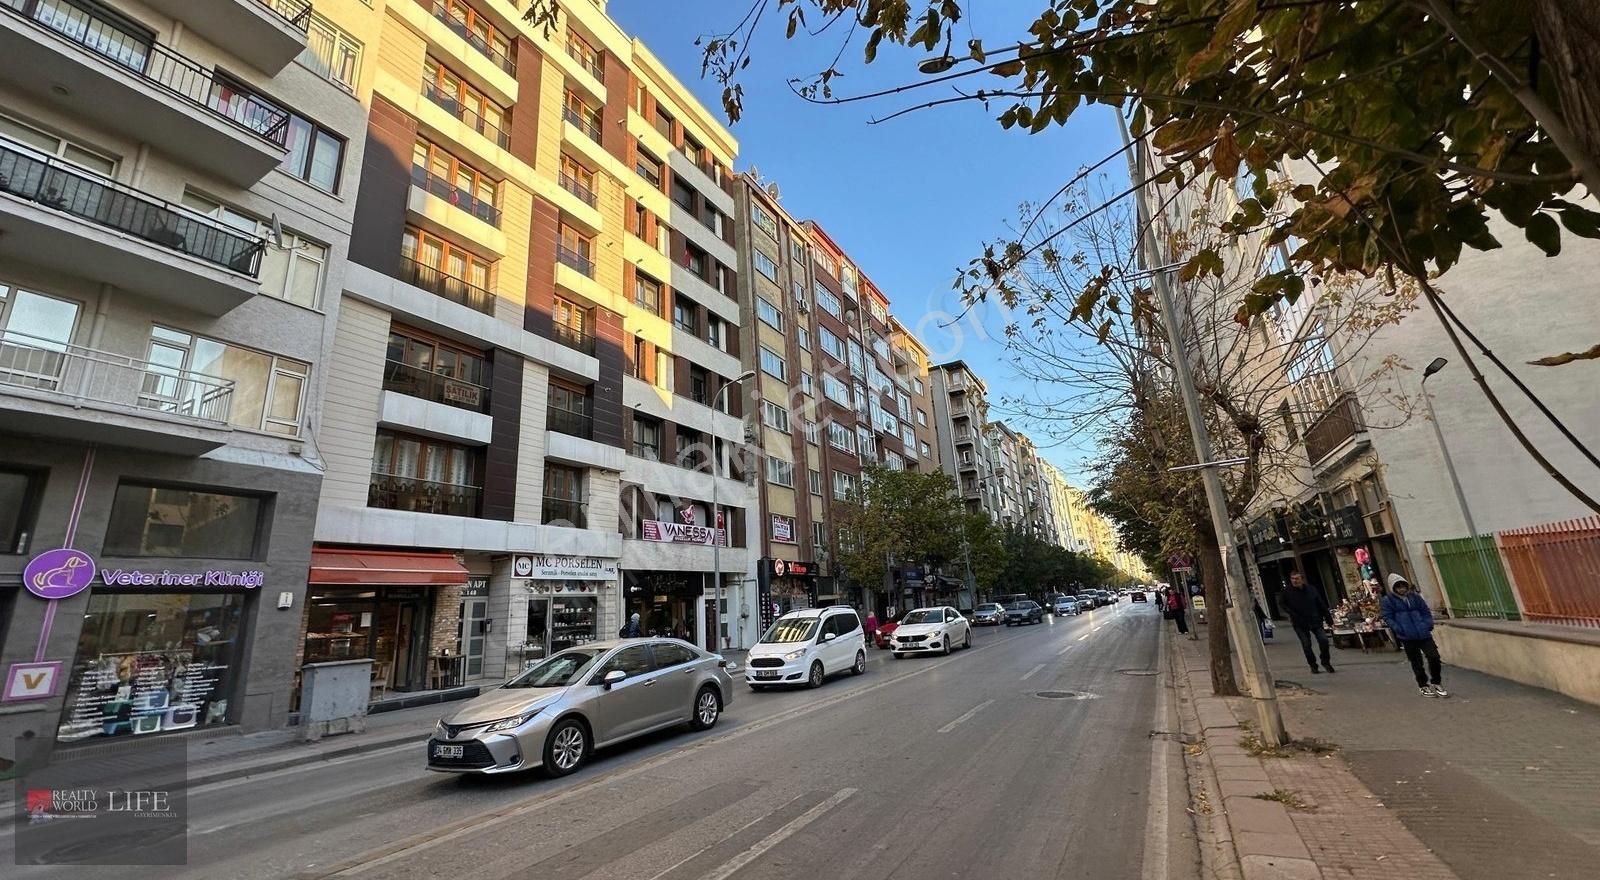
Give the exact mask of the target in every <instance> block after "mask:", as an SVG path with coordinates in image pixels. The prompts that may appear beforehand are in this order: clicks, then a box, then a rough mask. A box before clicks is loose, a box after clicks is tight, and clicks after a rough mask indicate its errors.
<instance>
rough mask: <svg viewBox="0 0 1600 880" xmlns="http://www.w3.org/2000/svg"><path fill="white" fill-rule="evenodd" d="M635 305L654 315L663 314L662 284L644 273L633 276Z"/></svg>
mask: <svg viewBox="0 0 1600 880" xmlns="http://www.w3.org/2000/svg"><path fill="white" fill-rule="evenodd" d="M633 304H634V305H636V306H638V307H639V308H641V309H644V310H645V311H647V312H649V313H650V314H652V315H659V314H661V282H659V281H657V280H655V279H654V278H651V277H650V276H649V275H646V274H644V273H643V272H638V273H635V274H634V276H633Z"/></svg>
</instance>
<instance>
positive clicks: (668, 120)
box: [655, 101, 677, 144]
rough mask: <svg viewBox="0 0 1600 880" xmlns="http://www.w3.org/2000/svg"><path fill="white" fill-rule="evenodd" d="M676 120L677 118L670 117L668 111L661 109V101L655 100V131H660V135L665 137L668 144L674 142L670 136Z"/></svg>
mask: <svg viewBox="0 0 1600 880" xmlns="http://www.w3.org/2000/svg"><path fill="white" fill-rule="evenodd" d="M676 121H677V120H675V119H673V118H672V114H671V113H668V112H667V111H666V110H664V109H662V107H661V102H659V101H658V102H656V119H655V124H656V131H659V132H661V136H662V137H664V138H666V139H667V143H669V144H670V143H676V140H675V139H674V138H673V136H672V130H673V125H674V124H675V123H676Z"/></svg>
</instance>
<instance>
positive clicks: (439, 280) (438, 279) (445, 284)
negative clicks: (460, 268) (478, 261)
mask: <svg viewBox="0 0 1600 880" xmlns="http://www.w3.org/2000/svg"><path fill="white" fill-rule="evenodd" d="M399 274H400V280H401V281H404V282H406V283H407V284H411V285H414V286H416V287H420V288H422V289H423V290H426V291H428V292H429V293H433V294H437V295H439V296H442V297H444V298H445V299H447V300H450V301H451V302H453V303H456V304H457V305H463V306H466V307H467V308H469V309H474V310H476V311H479V312H483V313H484V314H486V315H492V314H494V294H492V293H490V292H489V291H487V290H484V289H483V288H481V287H478V286H476V285H474V284H470V283H468V282H466V281H463V280H462V279H460V278H457V277H456V276H454V275H450V274H448V273H446V272H443V271H441V270H439V269H435V268H434V267H432V266H429V265H427V264H425V263H419V262H417V261H416V260H413V259H410V258H408V257H401V258H400V273H399Z"/></svg>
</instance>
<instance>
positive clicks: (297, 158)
mask: <svg viewBox="0 0 1600 880" xmlns="http://www.w3.org/2000/svg"><path fill="white" fill-rule="evenodd" d="M286 112H288V113H289V135H288V141H287V143H286V146H288V148H289V153H288V155H286V156H284V157H283V163H282V164H280V165H279V166H278V168H279V169H281V170H283V171H285V172H288V173H289V174H290V175H291V176H293V177H297V178H299V179H300V180H303V181H305V182H306V183H309V184H311V185H312V186H314V187H316V188H317V189H320V190H323V191H325V192H338V191H339V171H340V168H341V167H342V166H343V165H344V138H342V137H339V136H338V135H337V134H334V133H333V132H332V131H329V130H328V129H326V128H323V127H322V126H320V125H318V124H316V123H315V122H312V121H311V120H309V119H307V118H305V117H304V116H301V115H300V114H298V113H295V112H293V111H286Z"/></svg>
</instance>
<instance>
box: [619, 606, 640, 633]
mask: <svg viewBox="0 0 1600 880" xmlns="http://www.w3.org/2000/svg"><path fill="white" fill-rule="evenodd" d="M643 636H644V627H643V626H641V625H640V624H639V612H637V611H635V612H634V613H633V616H632V617H630V618H628V622H627V623H626V624H623V626H622V632H619V633H617V637H618V638H622V639H637V638H641V637H643Z"/></svg>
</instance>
